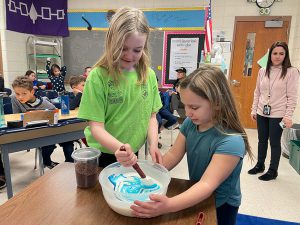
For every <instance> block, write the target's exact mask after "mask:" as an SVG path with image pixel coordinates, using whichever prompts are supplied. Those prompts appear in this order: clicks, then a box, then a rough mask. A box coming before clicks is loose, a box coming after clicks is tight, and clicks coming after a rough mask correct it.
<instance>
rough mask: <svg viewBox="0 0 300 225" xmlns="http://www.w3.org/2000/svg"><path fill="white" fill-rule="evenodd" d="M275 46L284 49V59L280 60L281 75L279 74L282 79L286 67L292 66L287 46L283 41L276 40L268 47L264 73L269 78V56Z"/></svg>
mask: <svg viewBox="0 0 300 225" xmlns="http://www.w3.org/2000/svg"><path fill="white" fill-rule="evenodd" d="M276 47H282V48H283V49H284V51H285V57H284V60H283V62H282V70H281V75H280V78H282V79H284V78H285V75H286V73H287V69H288V68H290V67H292V64H291V61H290V54H289V47H288V45H287V44H286V43H285V42H283V41H277V42H275V43H273V44H272V46H271V48H270V51H269V56H268V62H267V67H266V74H265V75H266V76H268V77H269V78H270V70H271V66H272V60H271V56H272V52H273V50H274V48H276Z"/></svg>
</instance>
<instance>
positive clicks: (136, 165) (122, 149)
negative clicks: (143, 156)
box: [120, 145, 146, 178]
mask: <svg viewBox="0 0 300 225" xmlns="http://www.w3.org/2000/svg"><path fill="white" fill-rule="evenodd" d="M120 151H124V152H126V148H125V146H124V145H122V146H121V148H120ZM132 167H133V169H135V171H136V172H137V173H138V174H139V175H140V177H141V178H146V175H145V173H144V171H143V170H142V169H141V167H140V166H139V165H138V164H137V163H136V164H134V165H133V166H132Z"/></svg>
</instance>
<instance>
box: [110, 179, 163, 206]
mask: <svg viewBox="0 0 300 225" xmlns="http://www.w3.org/2000/svg"><path fill="white" fill-rule="evenodd" d="M108 179H109V181H110V182H111V183H112V184H113V186H114V190H115V191H116V192H119V193H120V194H117V197H118V198H119V199H120V200H123V201H134V200H140V201H145V200H148V199H149V198H148V195H149V193H151V192H153V191H156V190H158V189H160V186H159V185H158V184H157V183H155V182H154V180H148V179H141V178H140V177H137V176H134V175H129V176H125V175H124V174H118V175H115V174H112V175H110V176H109V177H108ZM128 194H130V195H128ZM133 194H136V195H133Z"/></svg>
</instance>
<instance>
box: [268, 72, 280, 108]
mask: <svg viewBox="0 0 300 225" xmlns="http://www.w3.org/2000/svg"><path fill="white" fill-rule="evenodd" d="M280 72H281V69H280V70H279V71H278V73H277V74H276V77H275V78H274V80H273V83H272V85H271V80H270V78H269V94H268V102H267V105H269V103H270V98H271V91H272V89H273V85H274V83H275V81H276V79H277V77H278V75H279V73H280ZM270 75H271V74H270ZM270 77H271V76H270Z"/></svg>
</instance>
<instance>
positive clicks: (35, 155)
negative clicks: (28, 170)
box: [34, 148, 39, 170]
mask: <svg viewBox="0 0 300 225" xmlns="http://www.w3.org/2000/svg"><path fill="white" fill-rule="evenodd" d="M38 151H39V150H38V148H36V149H35V153H34V169H35V170H36V165H37V156H38Z"/></svg>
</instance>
